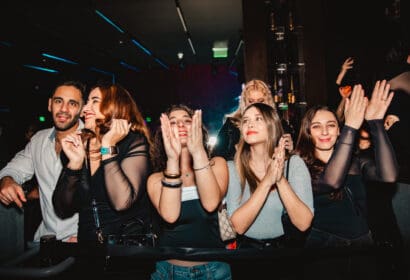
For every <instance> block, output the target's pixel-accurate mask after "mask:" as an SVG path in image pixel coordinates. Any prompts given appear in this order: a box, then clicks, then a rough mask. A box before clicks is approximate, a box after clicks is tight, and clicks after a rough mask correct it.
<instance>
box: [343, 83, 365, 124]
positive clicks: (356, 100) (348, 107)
mask: <svg viewBox="0 0 410 280" xmlns="http://www.w3.org/2000/svg"><path fill="white" fill-rule="evenodd" d="M367 103H368V99H367V97H365V96H364V90H363V88H362V86H361V85H355V86H354V87H353V91H352V95H351V97H350V98H347V99H346V104H345V110H344V116H345V124H346V125H347V126H350V127H352V128H355V129H359V128H360V126H361V125H362V123H363V120H364V113H365V111H366V107H367Z"/></svg>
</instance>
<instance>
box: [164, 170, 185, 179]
mask: <svg viewBox="0 0 410 280" xmlns="http://www.w3.org/2000/svg"><path fill="white" fill-rule="evenodd" d="M162 173H163V174H164V177H165V178H167V179H178V178H181V172H179V173H176V174H169V173H167V171H165V170H164V171H163V172H162Z"/></svg>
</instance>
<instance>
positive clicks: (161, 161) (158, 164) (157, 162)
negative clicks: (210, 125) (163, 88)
mask: <svg viewBox="0 0 410 280" xmlns="http://www.w3.org/2000/svg"><path fill="white" fill-rule="evenodd" d="M178 110H183V111H185V112H187V113H188V115H189V116H190V117H191V118H192V116H193V115H194V110H192V109H191V108H189V107H188V106H186V105H184V104H175V105H171V106H170V107H169V108H168V109H167V110H166V111H165V114H166V115H167V116H168V117H169V115H170V114H171V113H172V112H174V111H178ZM202 141H203V144H204V148H205V151H206V153H207V155H208V157H209V147H208V131H207V129H206V128H205V126H204V125H202ZM151 158H152V164H153V171H154V172H159V171H162V170H164V169H165V168H166V163H167V155H166V153H165V148H164V141H163V139H162V130H161V125H159V126H158V127H157V129H156V132H155V135H154V144H153V145H152V146H151Z"/></svg>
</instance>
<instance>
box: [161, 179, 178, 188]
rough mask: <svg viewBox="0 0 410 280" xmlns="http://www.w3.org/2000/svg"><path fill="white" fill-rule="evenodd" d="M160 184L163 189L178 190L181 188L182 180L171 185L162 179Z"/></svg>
mask: <svg viewBox="0 0 410 280" xmlns="http://www.w3.org/2000/svg"><path fill="white" fill-rule="evenodd" d="M161 183H162V186H163V187H166V188H171V189H178V188H180V187H181V186H182V180H180V181H178V182H175V183H171V182H167V181H165V180H164V179H162V180H161Z"/></svg>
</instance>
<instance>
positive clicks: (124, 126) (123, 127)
mask: <svg viewBox="0 0 410 280" xmlns="http://www.w3.org/2000/svg"><path fill="white" fill-rule="evenodd" d="M130 127H131V124H130V123H128V121H127V120H125V119H112V120H111V126H110V130H108V132H107V133H106V134H104V136H103V138H102V139H101V144H102V146H104V147H110V146H115V145H116V144H117V143H118V142H120V141H121V140H122V139H124V137H125V136H127V134H128V132H129V131H130Z"/></svg>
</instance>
